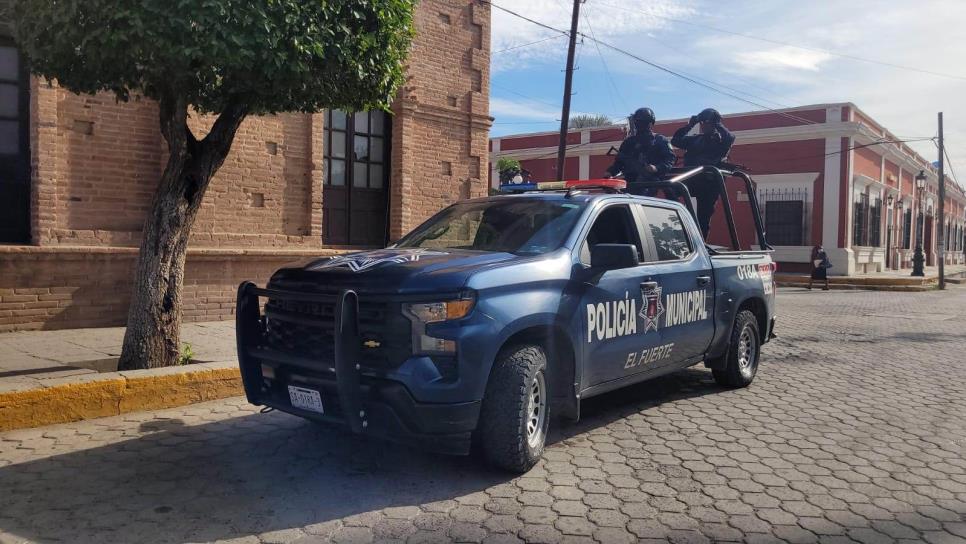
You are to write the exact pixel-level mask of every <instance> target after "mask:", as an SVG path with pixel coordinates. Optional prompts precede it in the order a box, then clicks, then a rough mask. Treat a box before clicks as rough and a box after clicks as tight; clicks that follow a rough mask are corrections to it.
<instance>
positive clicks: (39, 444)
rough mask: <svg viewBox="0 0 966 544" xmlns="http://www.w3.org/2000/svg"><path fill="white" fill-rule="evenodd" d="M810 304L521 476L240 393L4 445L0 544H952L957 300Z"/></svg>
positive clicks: (567, 433) (958, 393)
mask: <svg viewBox="0 0 966 544" xmlns="http://www.w3.org/2000/svg"><path fill="white" fill-rule="evenodd" d="M815 295H816V293H807V292H803V291H796V290H780V291H779V295H778V297H779V298H778V303H779V308H780V320H779V323H780V325H779V331H778V334H779V338H777V339H775V340H774V341H773V342H771V343H769V344H768V345H767V346H765V347H764V348H763V359H762V365H761V367H760V369H759V372H758V376H757V378H756V381H755V384H754V385H753V386H752V387H750V388H747V389H741V390H723V389H721V388H719V387H717V386H716V385H715V384H714V381H713V379H712V378H711V376H710V373H709V372H708V371H707V370H706V369H703V368H700V367H695V368H693V369H689V370H685V371H681V372H678V373H675V374H671V375H668V376H665V377H662V378H659V379H657V380H654V381H652V382H648V383H645V384H641V385H638V386H633V387H632V388H630V389H628V390H626V391H622V392H618V393H614V394H612V395H602V396H599V397H594V398H591V399H587V400H586V401H584V403H583V406H582V419H581V421H580V422H579V423H577V424H575V425H558V424H556V423H555V424H554V426H553V427H552V428H551V433H550V435H551V436H550V438H551V440H550V444H549V445H548V447H547V449H546V452H545V459H544V460H543V461H542V462H541V463H539V464H538V465H537V467H535V468H534V469H533V470H531V471H530V472H529V473H527V474H525V475H523V476H520V477H513V476H511V475H508V474H504V473H500V472H497V471H491V470H489V469H486V468H483V467H480V466H479V464H478V463H477V461H476V460H474V459H464V458H449V457H442V456H434V455H430V454H425V453H421V452H419V451H418V450H415V449H412V448H406V447H398V446H391V445H387V444H386V443H383V442H380V441H377V440H375V439H372V440H369V439H364V438H358V437H353V436H352V435H351V434H349V433H347V432H345V431H342V430H338V429H331V428H328V427H323V426H317V425H314V424H310V423H308V422H305V421H302V420H300V419H298V418H295V417H292V416H288V415H286V414H281V413H278V412H274V413H268V414H258V408H257V407H253V406H249V405H248V404H247V403H246V402H245V399H244V398H235V399H224V400H220V401H214V402H207V403H201V404H195V405H192V406H186V407H182V408H176V409H170V410H160V411H157V412H145V413H136V414H125V415H124V416H120V417H115V418H105V419H101V420H92V421H84V422H78V423H71V424H66V425H57V426H52V427H47V428H43V429H31V430H24V431H16V432H8V433H0V489H3V490H4V492H3V493H0V527H2V530H0V542H2V541H3V540H4V539H6V540H11V539H16V540H19V541H24V540H25V541H55V540H60V541H71V542H104V541H119V542H136V541H150V540H151V539H152V538H153V537H154V536H155V535H168V537H167V538H168V540H170V541H172V542H183V541H222V542H233V543H236V544H246V543H252V544H254V543H255V542H259V543H267V542H286V543H289V542H297V543H300V544H306V543H309V542H328V541H333V542H367V541H372V540H376V541H407V542H451V541H460V542H483V541H508V542H516V541H521V540H523V541H529V542H565V541H573V542H599V543H603V542H618V541H628V542H630V541H641V542H648V541H655V542H667V541H671V542H707V541H716V542H728V541H740V540H744V541H746V542H749V543H753V542H768V543H774V542H782V541H787V542H816V541H817V542H823V543H826V542H827V543H840V542H847V541H848V542H856V541H858V542H893V541H899V542H903V541H910V542H912V541H915V542H921V541H925V542H954V541H961V540H963V539H966V521H964V518H963V517H962V516H963V515H964V513H966V459H964V457H963V454H962V452H963V450H962V444H963V443H966V417H963V416H964V415H966V391H964V390H963V389H962V388H955V387H951V385H950V384H958V383H966V368H964V367H963V366H962V365H950V364H948V363H949V361H956V360H959V359H960V358H961V354H962V353H966V339H964V338H963V336H962V331H961V326H962V323H963V321H964V318H966V312H964V310H963V309H962V308H966V289H962V288H954V289H951V290H949V291H947V292H946V293H891V294H890V296H888V297H885V296H882V295H881V294H880V293H865V292H842V293H838V292H837V293H835V297H836V298H835V304H829V303H828V300H829V299H821V298H818V297H816V296H815ZM896 307H901V308H903V312H904V313H905V314H904V315H913V316H917V319H908V318H905V317H901V316H896V315H895V308H896ZM921 316H926V317H923V318H922V319H918V317H921ZM931 316H939V317H941V319H940V318H931ZM211 334H214V333H211ZM219 334H228V335H230V334H231V327H230V326H226V327H225V329H224V331H222V332H221V333H219ZM867 338H875V348H874V351H873V350H872V348H871V347H870V342H868V341H865V340H864V339H867ZM222 340H223V339H222ZM222 340H219V342H220V341H222ZM229 340H230V338H229ZM924 342H928V352H924V351H923V346H924V345H925V344H924ZM225 343H226V345H227V344H233V343H232V342H230V341H229V342H225ZM0 344H2V342H0ZM232 349H234V348H233V347H232ZM69 355H70V354H69V353H67V354H65V356H69ZM0 358H2V357H0ZM816 376H821V379H816V378H815V377H816ZM938 399H941V402H939V401H938ZM14 520H16V521H14ZM158 540H159V541H160V540H162V539H160V538H159V539H158Z"/></svg>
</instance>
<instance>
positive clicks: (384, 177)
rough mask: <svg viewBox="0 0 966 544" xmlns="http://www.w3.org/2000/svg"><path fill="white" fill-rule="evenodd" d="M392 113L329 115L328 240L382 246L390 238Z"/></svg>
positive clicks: (324, 198)
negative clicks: (390, 115)
mask: <svg viewBox="0 0 966 544" xmlns="http://www.w3.org/2000/svg"><path fill="white" fill-rule="evenodd" d="M390 123H391V120H390V117H389V115H388V114H386V113H385V112H382V111H371V112H356V113H347V112H344V111H341V110H329V111H327V112H326V114H325V150H324V157H325V158H324V165H323V168H324V171H325V176H324V181H323V188H322V223H323V233H322V241H323V243H324V244H326V245H339V246H342V245H348V246H370V247H382V246H384V245H385V244H386V242H387V240H388V225H389V223H388V219H389V154H390V140H391V138H392V130H391V127H390Z"/></svg>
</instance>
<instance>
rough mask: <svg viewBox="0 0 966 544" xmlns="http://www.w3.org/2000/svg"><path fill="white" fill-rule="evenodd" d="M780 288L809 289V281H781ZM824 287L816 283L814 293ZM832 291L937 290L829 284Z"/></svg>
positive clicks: (927, 286)
mask: <svg viewBox="0 0 966 544" xmlns="http://www.w3.org/2000/svg"><path fill="white" fill-rule="evenodd" d="M778 287H781V288H786V287H799V288H806V287H808V280H806V281H791V282H790V281H779V282H778ZM823 287H824V282H815V283H814V284H812V290H813V291H821V290H822V288H823ZM829 289H830V290H839V291H861V290H866V291H902V292H914V293H915V292H922V291H932V290H934V289H936V286H935V285H933V284H922V285H888V284H857V283H842V282H837V283H833V282H831V281H830V282H829Z"/></svg>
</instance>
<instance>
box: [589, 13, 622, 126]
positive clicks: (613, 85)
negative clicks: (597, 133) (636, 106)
mask: <svg viewBox="0 0 966 544" xmlns="http://www.w3.org/2000/svg"><path fill="white" fill-rule="evenodd" d="M585 20H586V21H587V29H588V30H590V35H591V37H593V38H594V40H596V39H597V36H596V35H594V27H593V26H591V24H590V18H589V17H588V18H587V19H585ZM593 43H594V47H595V48H597V56H598V57H600V63H601V65H603V67H604V75H606V76H607V82H608V83H610V87H611V88H612V89H613V91H614V94H616V95H617V98H619V99H620V101H621V105H623V106H624V107H625V108H626V107H627V100H626V99H625V98H624V95H622V94H621V92H620V89H618V88H617V84H616V83H615V82H614V78H613V77H612V76H611V75H610V68H608V67H607V61H606V60H604V54H603V53H601V51H600V44H598V43H597V42H596V41H594V42H593ZM611 106H614V107H615V109H616V106H617V105H616V104H615V103H614V101H613V94H612V97H611Z"/></svg>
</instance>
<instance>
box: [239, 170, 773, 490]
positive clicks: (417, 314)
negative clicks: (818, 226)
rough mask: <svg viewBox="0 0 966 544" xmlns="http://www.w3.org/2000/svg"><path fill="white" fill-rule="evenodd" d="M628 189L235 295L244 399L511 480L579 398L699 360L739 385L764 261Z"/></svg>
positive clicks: (461, 207) (763, 284) (554, 187)
mask: <svg viewBox="0 0 966 544" xmlns="http://www.w3.org/2000/svg"><path fill="white" fill-rule="evenodd" d="M672 182H673V180H672ZM623 184H624V182H623V181H616V180H599V181H590V182H567V183H563V182H556V183H551V184H539V185H538V186H535V187H532V188H534V189H537V190H535V191H529V192H519V193H518V194H509V195H499V196H491V197H488V198H478V199H472V200H466V201H462V202H458V203H456V204H453V205H451V206H449V207H448V208H446V209H444V210H442V211H441V212H439V213H438V214H436V215H435V216H433V217H432V218H430V219H429V220H428V221H426V222H425V223H423V224H422V225H420V226H419V227H418V228H416V229H415V230H414V231H412V232H411V233H409V234H408V235H406V236H405V237H403V238H402V239H401V240H399V241H398V242H397V243H395V244H393V245H391V246H389V247H388V248H386V249H380V250H374V251H364V252H360V253H351V254H346V255H341V256H336V257H330V258H321V259H311V260H308V261H305V262H301V263H297V264H293V265H291V266H286V267H284V268H282V269H280V270H278V271H277V272H276V273H275V274H274V275H273V276H272V277H271V279H270V280H269V282H268V285H267V287H266V288H259V287H257V286H256V285H255V284H253V283H251V282H245V283H243V284H242V285H241V286H240V287H239V291H238V305H237V338H238V358H239V363H240V366H241V374H242V377H243V381H244V386H245V393H246V395H247V397H248V400H249V402H251V403H253V404H256V405H264V406H267V407H271V408H276V409H278V410H283V411H285V412H289V413H292V414H295V415H298V416H302V417H305V418H308V419H312V420H319V421H325V422H333V423H339V424H342V425H346V426H348V427H349V428H350V429H351V430H352V431H353V432H355V433H361V434H367V435H374V436H378V437H382V438H388V439H391V440H396V441H402V442H407V443H410V444H415V445H418V446H420V447H422V448H426V449H431V450H435V451H441V452H445V453H455V454H465V453H469V451H470V450H471V444H476V445H477V446H478V448H479V450H480V451H481V452H482V454H483V455H484V456H485V458H486V459H487V461H488V462H490V463H491V464H493V465H496V466H498V467H502V468H505V469H508V470H512V471H525V470H528V469H529V468H530V467H532V466H533V464H534V463H536V462H537V460H538V459H539V458H540V456H541V453H542V451H543V448H544V442H545V440H546V437H547V428H548V425H549V422H550V417H551V416H562V417H564V418H569V419H576V418H578V417H579V410H580V400H581V399H583V398H587V397H591V396H594V395H599V394H601V393H605V392H607V391H611V390H614V389H617V388H619V387H623V386H626V385H629V384H633V383H637V382H640V381H642V380H647V379H650V378H654V377H657V376H660V375H663V374H667V373H669V372H674V371H676V370H679V369H683V368H685V367H689V366H691V365H694V364H697V363H700V362H704V364H705V366H707V367H709V368H710V369H711V371H712V373H713V375H714V379H715V380H716V381H717V382H718V383H719V384H721V385H723V386H726V387H745V386H747V385H749V384H750V383H751V382H752V380H753V379H754V377H755V372H756V370H757V368H758V362H759V356H760V350H761V347H762V345H763V344H764V343H765V342H766V341H767V340H768V338H769V337H770V335H771V333H772V330H773V329H774V326H775V318H774V305H775V291H774V284H773V279H772V272H773V271H774V266H773V263H772V261H771V258H770V256H769V254H768V252H767V251H764V250H762V251H730V252H725V251H721V250H715V249H709V248H708V247H706V245H705V244H704V243H703V242H702V239H701V234H700V232H699V230H698V227H697V225H696V224H695V222H694V219H693V217H692V215H691V214H690V213H689V211H688V208H689V207H687V206H684V205H682V204H680V203H678V202H674V201H671V200H666V199H657V198H649V197H643V196H635V195H631V194H626V193H625V192H623V191H622V190H620V187H621V186H622V185H623ZM688 204H690V201H688ZM761 243H762V247H763V249H764V246H765V244H764V240H763V237H762V238H761Z"/></svg>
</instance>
